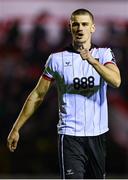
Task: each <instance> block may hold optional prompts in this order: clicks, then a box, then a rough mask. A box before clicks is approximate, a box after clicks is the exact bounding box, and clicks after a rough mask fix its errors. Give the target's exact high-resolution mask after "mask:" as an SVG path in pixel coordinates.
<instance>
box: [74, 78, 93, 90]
mask: <svg viewBox="0 0 128 180" xmlns="http://www.w3.org/2000/svg"><path fill="white" fill-rule="evenodd" d="M94 81H95V79H94V77H93V76H89V77H82V78H78V77H75V78H74V79H73V85H74V89H80V88H83V89H87V88H93V87H94Z"/></svg>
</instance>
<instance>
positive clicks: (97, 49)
mask: <svg viewBox="0 0 128 180" xmlns="http://www.w3.org/2000/svg"><path fill="white" fill-rule="evenodd" d="M108 49H110V47H107V46H98V45H95V44H92V45H91V48H90V50H96V51H106V50H108Z"/></svg>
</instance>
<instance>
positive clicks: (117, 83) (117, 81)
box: [113, 77, 121, 88]
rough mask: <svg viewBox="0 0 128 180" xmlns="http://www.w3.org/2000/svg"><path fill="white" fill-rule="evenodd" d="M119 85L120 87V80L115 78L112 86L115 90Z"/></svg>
mask: <svg viewBox="0 0 128 180" xmlns="http://www.w3.org/2000/svg"><path fill="white" fill-rule="evenodd" d="M120 85H121V78H120V77H118V78H116V80H115V81H114V83H113V86H114V87H115V88H119V87H120Z"/></svg>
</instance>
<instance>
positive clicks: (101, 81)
mask: <svg viewBox="0 0 128 180" xmlns="http://www.w3.org/2000/svg"><path fill="white" fill-rule="evenodd" d="M102 83H103V80H102V78H101V77H100V86H102ZM101 91H102V88H100V90H99V93H100V118H99V132H101V127H100V126H101V103H102V92H101Z"/></svg>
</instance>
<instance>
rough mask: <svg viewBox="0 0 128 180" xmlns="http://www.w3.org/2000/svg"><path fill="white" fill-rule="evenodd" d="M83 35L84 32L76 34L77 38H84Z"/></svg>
mask: <svg viewBox="0 0 128 180" xmlns="http://www.w3.org/2000/svg"><path fill="white" fill-rule="evenodd" d="M83 35H84V34H83V33H77V34H76V38H77V39H81V38H83Z"/></svg>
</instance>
